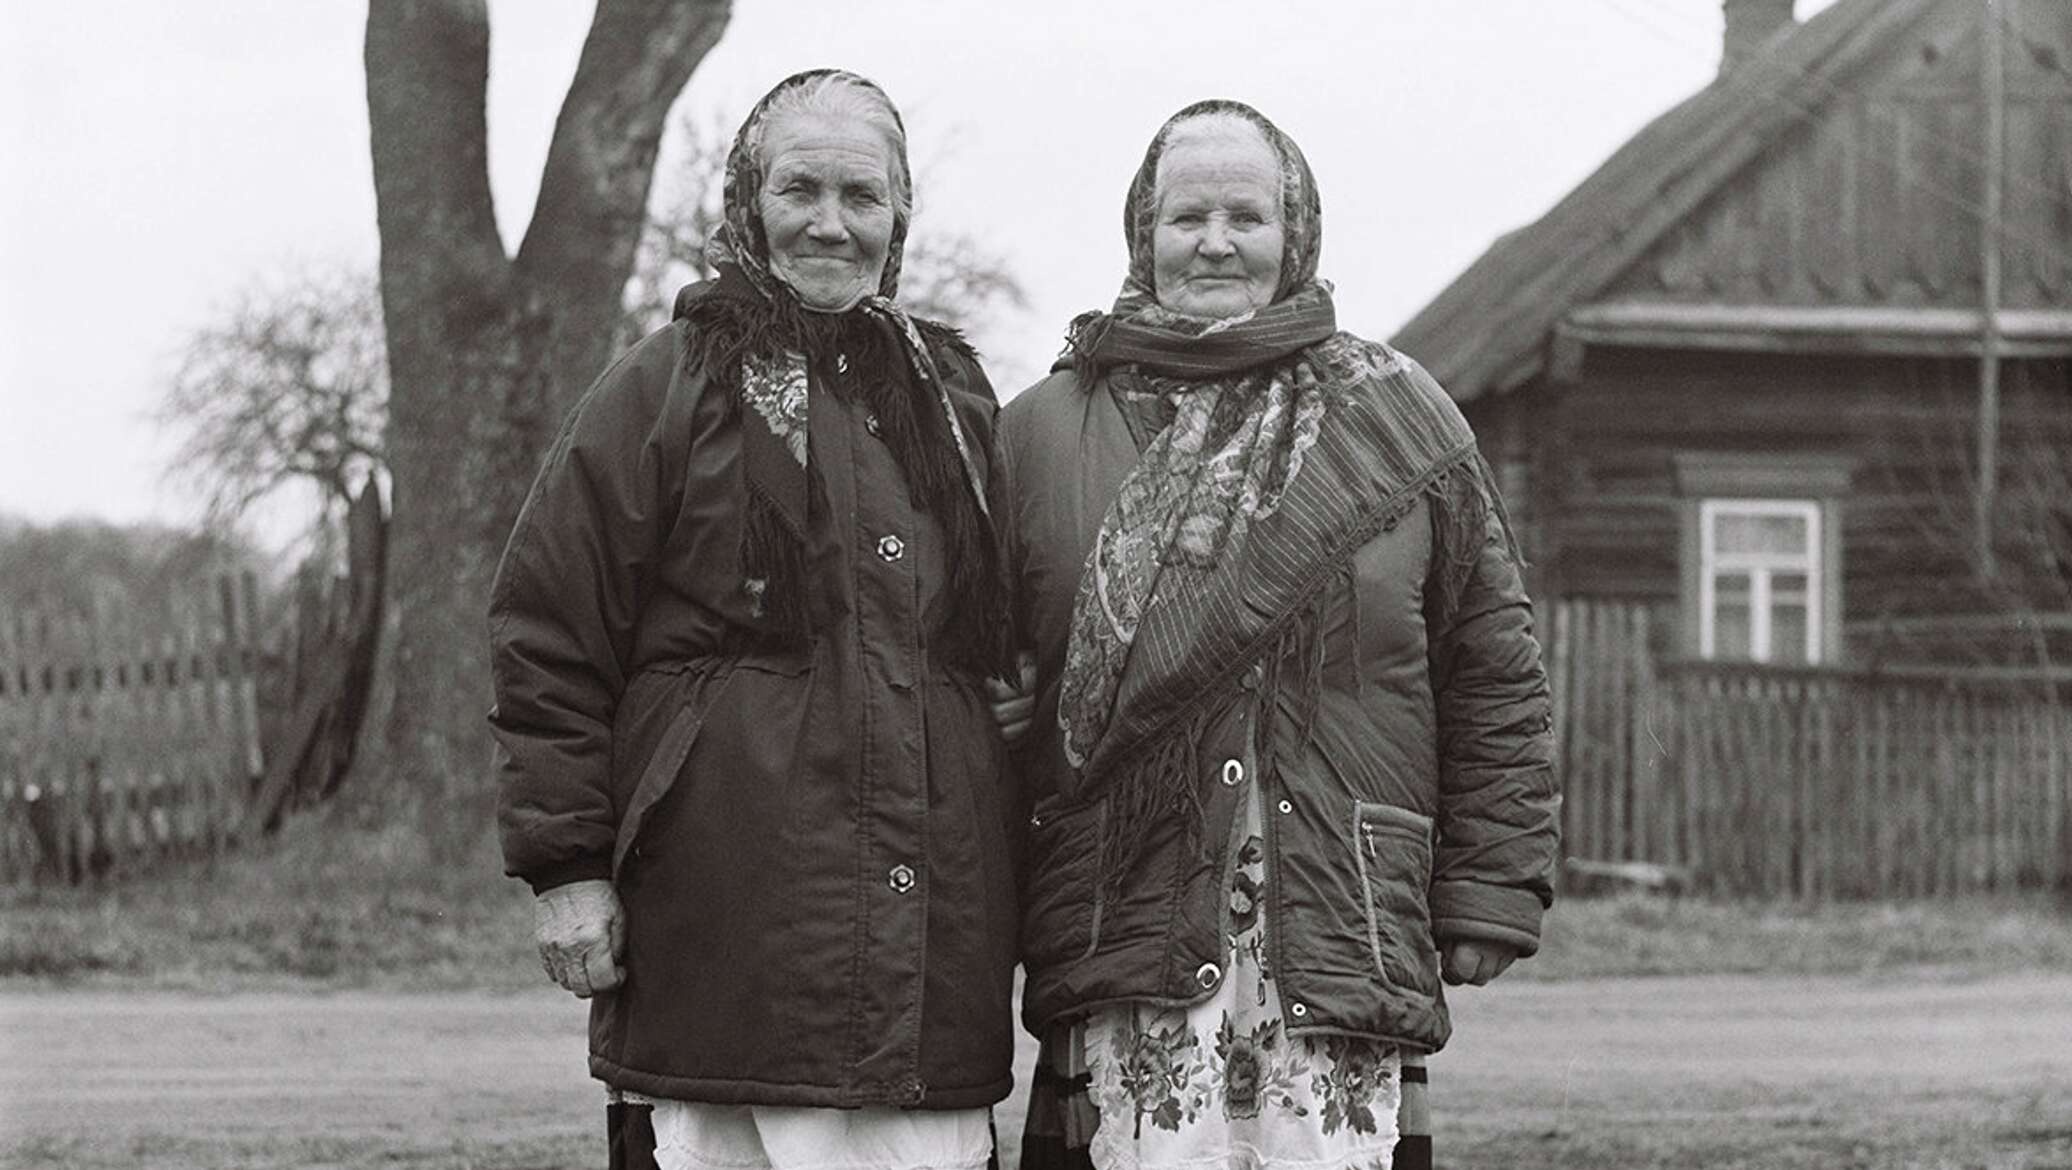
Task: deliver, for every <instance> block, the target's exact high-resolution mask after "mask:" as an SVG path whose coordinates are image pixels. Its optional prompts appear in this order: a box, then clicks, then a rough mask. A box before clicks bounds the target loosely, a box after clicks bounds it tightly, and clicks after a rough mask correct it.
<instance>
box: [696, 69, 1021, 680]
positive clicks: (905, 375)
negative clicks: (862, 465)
mask: <svg viewBox="0 0 2072 1170" xmlns="http://www.w3.org/2000/svg"><path fill="white" fill-rule="evenodd" d="M820 79H834V80H838V81H841V82H843V83H846V84H848V85H852V86H855V87H857V88H859V89H863V90H867V91H869V92H870V93H871V94H874V95H875V96H876V97H877V98H878V99H880V100H881V101H882V102H883V103H884V107H885V109H886V111H887V112H888V113H889V114H890V115H891V117H892V120H893V122H894V124H895V126H899V125H900V122H899V112H898V110H897V109H896V108H894V107H893V105H892V102H891V99H890V98H888V97H886V96H885V93H884V91H883V90H881V89H879V88H878V87H877V85H875V84H873V83H872V82H871V81H869V80H867V79H865V78H863V77H860V76H858V75H856V74H854V73H848V72H846V71H842V70H834V69H814V70H808V71H806V72H803V73H796V74H793V75H792V76H790V77H787V78H785V79H784V80H783V81H780V82H778V83H777V85H776V86H775V87H774V88H772V89H771V90H770V92H769V93H767V94H764V95H763V97H762V100H760V101H758V102H757V103H756V105H755V108H754V109H753V110H751V111H750V112H749V114H748V117H747V119H746V120H744V121H743V122H742V124H741V128H740V130H739V131H738V132H737V133H736V134H735V136H734V144H733V148H732V149H731V151H730V152H729V153H728V155H727V162H726V174H725V180H724V187H723V189H722V209H723V218H724V222H723V223H722V225H721V226H720V227H719V229H718V230H717V231H715V232H714V233H713V235H712V237H711V238H710V239H709V240H707V241H706V244H705V257H706V261H707V263H708V264H710V265H711V267H712V268H713V270H714V271H715V272H716V273H717V274H718V275H717V277H716V278H715V279H714V280H713V281H710V282H707V283H703V284H698V285H692V286H691V287H689V288H686V289H685V290H684V291H683V292H682V293H680V294H679V295H678V297H677V304H676V317H677V318H678V319H680V320H684V321H687V322H688V323H689V326H690V334H691V339H690V348H689V350H688V351H687V354H686V361H687V363H689V364H690V365H691V366H692V367H693V368H694V369H696V370H697V371H698V372H700V373H703V374H704V375H706V376H707V377H709V378H711V379H712V380H713V381H714V383H716V384H718V385H721V386H724V387H726V388H728V389H730V390H731V391H732V392H733V395H734V398H733V402H732V405H733V406H734V407H735V409H736V411H737V413H738V416H739V418H740V421H741V462H742V476H743V479H744V481H745V482H744V486H745V490H746V495H747V506H746V513H747V514H746V520H745V523H744V524H743V529H742V538H741V571H742V581H741V588H742V590H743V592H744V593H746V594H747V596H748V598H749V601H750V611H751V614H752V615H753V617H754V618H755V619H756V621H757V622H758V623H759V626H760V628H759V630H758V634H759V636H760V640H763V641H767V642H772V643H776V644H783V645H801V644H803V643H805V642H807V641H809V640H810V639H811V637H812V636H813V634H814V633H815V632H816V629H815V627H816V626H817V625H818V624H819V623H818V622H817V621H816V619H815V615H814V614H813V613H811V612H810V611H811V608H812V607H811V605H810V604H809V600H808V595H809V589H808V586H807V573H806V566H805V546H806V535H807V525H808V520H809V518H810V516H811V515H812V514H814V513H815V512H824V511H825V509H826V507H827V502H826V491H825V487H824V485H823V484H822V482H821V478H820V473H819V469H818V466H817V464H816V463H815V462H814V459H813V457H812V451H811V442H810V434H811V432H810V429H809V426H808V419H809V409H810V405H811V401H812V398H813V392H812V391H810V390H809V387H820V388H821V392H826V393H836V394H853V395H856V396H858V397H860V398H862V399H863V400H864V401H865V402H866V404H867V405H868V406H869V408H870V410H871V412H872V413H873V414H875V415H877V416H878V418H879V420H880V426H881V431H880V433H881V435H882V437H883V438H884V440H885V442H886V443H887V444H888V445H889V446H890V448H891V450H892V452H893V455H894V456H895V458H896V459H897V461H898V463H899V465H900V469H901V472H902V473H903V474H904V475H905V477H906V480H907V486H908V489H909V491H910V492H911V493H912V494H913V496H914V497H915V500H916V503H917V505H918V506H919V508H920V509H921V510H922V511H924V512H928V513H929V514H931V515H933V516H934V517H935V518H936V520H937V521H938V523H940V524H941V525H942V527H943V530H944V536H945V538H946V541H947V548H948V551H947V553H946V555H945V562H946V569H947V571H948V574H949V582H948V587H947V590H946V592H947V595H948V597H949V600H950V604H951V606H952V607H953V616H952V618H951V621H950V630H949V633H948V634H947V636H945V637H944V638H943V639H942V641H943V643H944V651H945V654H946V655H950V656H960V657H964V658H968V659H971V660H973V662H974V664H983V665H985V666H986V667H988V668H993V667H996V666H997V665H998V660H999V657H1000V653H999V651H998V650H997V649H995V647H996V646H997V645H998V643H1000V641H1001V636H1000V634H999V630H1000V629H1001V628H1002V627H1003V624H1004V623H1003V621H1002V616H1001V615H1002V614H1003V613H1004V599H1003V598H1002V597H1001V590H1000V587H999V582H998V579H997V572H996V566H997V563H998V562H997V558H996V556H995V555H994V552H993V539H992V529H991V519H990V516H989V515H988V513H987V510H986V493H985V481H984V477H983V475H982V474H981V473H980V471H979V468H978V466H977V464H976V462H975V460H974V458H973V455H972V448H971V440H970V438H969V437H968V436H967V435H966V434H965V431H964V427H963V425H962V424H961V423H960V422H959V420H958V418H957V413H956V409H955V407H954V406H953V405H952V403H951V399H950V393H949V390H948V388H947V387H946V386H945V385H944V383H943V380H942V376H941V372H940V370H939V369H938V366H937V356H936V355H937V353H938V352H943V351H950V352H955V353H957V354H959V355H960V358H962V359H965V360H970V359H972V358H973V355H972V354H971V351H970V349H969V347H968V346H965V345H964V344H963V341H962V339H961V338H960V337H958V336H957V335H956V333H955V331H954V330H951V329H949V328H948V327H946V326H941V325H936V324H934V323H933V322H926V321H917V320H916V319H914V318H912V317H910V316H909V315H908V314H907V313H906V312H905V311H904V310H902V309H900V308H899V307H898V306H897V305H896V304H894V303H893V301H892V297H893V295H894V293H895V292H896V291H897V290H898V287H899V268H900V256H901V253H902V251H903V248H904V245H905V241H906V233H907V210H906V206H905V201H903V200H902V201H899V202H898V203H897V204H896V206H895V213H894V219H893V227H892V235H891V239H890V244H889V247H888V249H887V253H886V259H885V269H884V272H883V274H882V276H881V277H880V278H879V281H878V290H877V292H876V293H875V294H874V295H870V296H866V297H864V298H863V300H862V301H861V302H860V303H858V304H857V305H856V306H854V307H853V308H850V309H848V310H845V311H842V312H839V313H820V312H815V311H812V310H810V309H809V308H808V307H807V306H805V305H804V304H803V303H801V302H800V300H799V298H798V296H797V294H796V293H795V292H793V290H792V289H791V287H790V286H789V285H787V284H786V283H785V282H784V281H783V280H782V279H780V278H779V277H778V276H777V275H776V274H775V273H774V272H773V271H772V270H771V267H770V245H769V238H768V235H767V234H766V233H765V231H764V229H763V223H762V215H761V210H760V206H759V203H758V196H759V195H760V194H761V192H762V185H763V177H764V174H763V159H762V157H761V155H762V142H763V138H764V135H765V133H766V132H767V130H768V125H767V123H768V121H769V117H768V115H769V112H770V107H771V105H772V104H773V102H775V100H776V99H777V98H778V97H779V96H780V95H782V94H784V93H785V92H786V91H788V90H790V89H793V88H794V87H797V86H800V85H805V84H807V83H809V82H814V81H817V80H820ZM890 146H891V149H892V155H893V158H892V165H893V166H894V167H895V168H896V169H897V174H896V175H895V176H894V180H895V184H896V185H901V186H903V185H905V184H907V183H908V182H909V178H908V176H909V170H908V165H907V158H906V150H905V133H904V129H903V127H902V128H901V132H900V135H899V137H898V138H897V139H896V140H894V141H893V142H892V143H891V144H890ZM970 364H971V367H972V368H973V369H976V362H975V360H972V361H971V362H970ZM741 408H745V409H741ZM981 648H983V650H982V649H981Z"/></svg>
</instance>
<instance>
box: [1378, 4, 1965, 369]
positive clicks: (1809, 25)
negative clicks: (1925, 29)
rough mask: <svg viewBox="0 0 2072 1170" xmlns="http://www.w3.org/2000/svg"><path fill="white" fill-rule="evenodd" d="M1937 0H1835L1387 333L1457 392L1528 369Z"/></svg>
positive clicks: (1648, 129)
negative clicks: (1651, 251) (1584, 307)
mask: <svg viewBox="0 0 2072 1170" xmlns="http://www.w3.org/2000/svg"><path fill="white" fill-rule="evenodd" d="M1943 2H1944V0H1839V2H1838V3H1836V4H1834V5H1833V6H1831V7H1829V8H1828V9H1827V10H1825V11H1824V12H1821V13H1820V14H1818V15H1817V16H1815V17H1813V18H1812V19H1811V20H1808V21H1806V22H1805V23H1804V24H1802V25H1798V26H1796V27H1794V28H1793V29H1791V30H1790V31H1789V32H1786V33H1780V34H1779V37H1778V39H1776V40H1775V41H1773V42H1771V43H1770V44H1769V45H1767V46H1765V47H1764V51H1763V52H1762V54H1761V55H1759V56H1754V57H1751V58H1750V59H1749V60H1748V61H1746V62H1745V63H1743V64H1742V65H1740V66H1739V67H1737V68H1735V69H1733V70H1731V71H1728V72H1726V73H1723V74H1722V75H1721V76H1719V77H1717V78H1715V79H1714V80H1713V82H1712V84H1710V85H1708V86H1706V87H1705V88H1704V89H1702V90H1700V91H1698V93H1696V94H1694V95H1692V96H1691V97H1689V98H1687V99H1685V100H1684V101H1683V102H1681V103H1680V104H1678V105H1676V106H1674V107H1672V108H1671V109H1670V110H1669V111H1668V112H1667V113H1664V114H1663V115H1662V116H1660V117H1658V118H1656V119H1655V120H1654V121H1653V122H1650V123H1648V125H1647V126H1645V127H1644V128H1642V129H1641V131H1640V132H1639V133H1638V134H1636V135H1634V136H1633V137H1632V138H1631V139H1630V140H1628V141H1627V143H1626V144H1625V145H1624V146H1622V147H1620V148H1619V149H1618V150H1617V151H1616V152H1614V153H1613V154H1612V156H1611V157H1610V158H1609V159H1606V160H1605V162H1604V165H1603V166H1601V167H1599V168H1598V169H1597V170H1596V172H1594V173H1593V174H1592V175H1591V176H1590V177H1589V178H1588V179H1585V180H1584V181H1583V182H1582V184H1581V185H1580V186H1578V187H1576V189H1575V190H1573V191H1571V192H1569V194H1568V195H1567V197H1565V198H1564V199H1562V200H1561V202H1559V203H1557V204H1555V205H1554V208H1553V209H1552V210H1550V211H1548V212H1547V213H1546V214H1545V215H1543V216H1541V217H1540V218H1539V220H1538V221H1536V222H1534V223H1532V224H1530V225H1528V226H1526V227H1522V228H1518V229H1515V230H1513V231H1511V232H1508V233H1506V234H1504V235H1502V236H1500V237H1498V238H1497V240H1496V242H1495V243H1493V244H1491V245H1490V247H1489V250H1488V251H1486V252H1484V253H1483V254H1482V256H1481V258H1480V259H1478V260H1476V261H1475V262H1474V263H1473V264H1471V265H1469V266H1468V268H1467V270H1466V271H1464V272H1462V273H1461V274H1460V276H1458V277H1457V278H1455V279H1454V281H1453V283H1452V284H1449V285H1447V286H1446V288H1445V290H1444V291H1442V292H1440V294H1439V295H1438V296H1437V297H1436V298H1434V299H1433V300H1432V301H1431V303H1429V304H1427V305H1426V306H1425V307H1424V309H1423V310H1422V311H1420V312H1419V313H1418V314H1417V316H1415V317H1413V318H1412V319H1411V320H1410V322H1409V324H1407V325H1405V326H1403V328H1402V329H1401V330H1399V331H1397V333H1396V335H1395V337H1393V338H1392V339H1391V340H1390V343H1391V344H1392V345H1394V346H1395V347H1396V348H1397V349H1400V350H1402V351H1404V352H1405V353H1408V354H1410V355H1411V356H1412V357H1415V358H1417V359H1418V360H1419V361H1420V362H1422V363H1423V364H1424V365H1425V367H1426V368H1427V369H1429V370H1430V371H1431V372H1432V373H1433V375H1434V376H1436V377H1437V378H1438V379H1439V381H1440V383H1441V384H1442V385H1444V386H1445V387H1446V388H1447V390H1448V391H1449V392H1450V393H1451V394H1452V395H1453V397H1454V398H1456V399H1458V400H1460V401H1462V402H1466V401H1468V400H1469V399H1473V398H1477V397H1480V396H1481V395H1483V394H1485V393H1490V392H1499V393H1500V392H1502V391H1505V390H1508V389H1511V388H1512V387H1514V386H1517V385H1518V384H1519V383H1521V382H1524V381H1525V380H1526V379H1528V378H1530V377H1532V376H1533V375H1534V374H1535V373H1537V372H1538V371H1539V370H1540V368H1541V365H1542V364H1543V362H1544V361H1545V359H1546V351H1547V346H1546V342H1547V338H1548V334H1549V333H1550V331H1551V330H1552V329H1553V328H1554V326H1555V324H1556V323H1557V322H1559V321H1560V320H1561V317H1562V315H1563V314H1564V313H1566V312H1567V311H1568V310H1569V309H1570V308H1572V307H1574V306H1575V305H1577V304H1579V303H1581V302H1584V301H1587V300H1589V299H1590V298H1591V297H1593V296H1594V295H1596V294H1597V293H1598V292H1599V291H1600V290H1602V289H1603V288H1605V286H1607V285H1608V284H1610V283H1611V282H1612V281H1614V280H1616V279H1617V278H1618V277H1619V275H1620V274H1621V273H1622V272H1624V271H1625V270H1626V269H1627V268H1628V267H1629V266H1630V265H1631V264H1632V263H1633V262H1634V261H1635V260H1636V259H1638V258H1639V257H1640V256H1641V255H1642V253H1644V252H1645V251H1647V249H1648V248H1650V247H1652V246H1653V245H1654V244H1655V243H1656V242H1658V241H1659V240H1661V239H1662V237H1663V236H1664V234H1665V233H1667V232H1668V231H1670V230H1671V229H1673V228H1674V227H1676V225H1677V224H1678V223H1680V222H1681V221H1682V220H1684V218H1685V217H1687V216H1688V215H1690V214H1691V212H1692V211H1693V210H1695V209H1696V208H1697V207H1698V205H1699V204H1700V203H1701V202H1703V201H1704V200H1705V199H1706V198H1707V197H1709V196H1710V195H1712V194H1713V193H1714V192H1716V191H1718V190H1719V189H1720V188H1721V187H1722V186H1724V185H1725V184H1726V183H1728V182H1729V181H1730V180H1732V179H1733V178H1734V176H1735V175H1737V174H1739V173H1740V172H1741V170H1742V169H1743V168H1744V167H1746V166H1747V165H1748V164H1749V163H1750V162H1751V161H1753V160H1754V159H1755V158H1756V157H1757V156H1759V155H1760V154H1761V153H1762V152H1763V150H1764V149H1765V148H1767V147H1768V146H1770V145H1771V144H1772V143H1773V142H1775V141H1776V140H1777V139H1778V138H1779V137H1781V136H1782V135H1784V134H1785V133H1787V132H1789V131H1790V130H1791V129H1792V128H1793V127H1795V126H1797V125H1800V124H1801V123H1803V122H1804V121H1806V120H1807V119H1810V118H1813V117H1817V116H1818V114H1819V112H1820V110H1821V109H1822V107H1824V106H1825V105H1826V104H1827V103H1828V101H1829V100H1830V99H1831V98H1833V97H1834V96H1835V95H1836V94H1837V93H1838V92H1839V91H1841V90H1843V89H1845V88H1846V85H1847V81H1846V79H1847V78H1848V77H1849V76H1850V75H1852V74H1854V73H1855V72H1857V71H1858V70H1859V69H1860V68H1862V67H1863V66H1864V65H1866V64H1867V63H1869V62H1872V61H1874V60H1877V59H1878V58H1880V57H1881V56H1882V55H1883V53H1884V51H1885V50H1886V49H1887V48H1888V47H1889V46H1890V45H1891V44H1892V43H1893V42H1894V40H1895V39H1896V38H1898V37H1900V36H1901V35H1903V34H1904V33H1905V32H1906V31H1907V30H1908V29H1910V28H1912V27H1913V26H1914V25H1915V24H1916V23H1917V22H1918V21H1920V19H1921V18H1922V17H1924V16H1925V15H1927V14H1928V13H1929V12H1931V11H1933V10H1934V9H1935V8H1936V7H1937V6H1938V5H1940V4H1941V3H1943Z"/></svg>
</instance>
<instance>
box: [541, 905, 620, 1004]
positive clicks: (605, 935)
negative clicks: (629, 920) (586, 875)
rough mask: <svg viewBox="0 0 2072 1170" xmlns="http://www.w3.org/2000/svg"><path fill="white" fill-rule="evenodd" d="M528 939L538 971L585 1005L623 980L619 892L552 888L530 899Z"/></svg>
mask: <svg viewBox="0 0 2072 1170" xmlns="http://www.w3.org/2000/svg"><path fill="white" fill-rule="evenodd" d="M532 912H533V914H532V921H533V938H534V939H535V940H537V941H538V942H539V944H540V965H541V966H544V967H545V968H546V969H547V975H548V977H549V978H551V979H553V980H554V982H556V983H559V984H560V985H561V986H563V987H566V988H567V989H569V990H570V991H573V992H575V993H576V998H578V999H588V998H590V997H591V996H592V995H595V994H596V993H598V992H600V991H610V990H611V989H612V988H614V987H617V986H618V985H619V984H620V983H621V982H623V981H624V980H625V978H626V972H625V969H624V968H622V967H620V966H619V956H620V955H622V954H624V953H625V951H626V911H625V910H624V909H623V908H622V907H621V906H620V905H619V895H618V892H617V891H615V890H613V889H612V884H611V883H610V882H608V881H603V880H601V879H592V880H589V881H581V882H570V883H569V884H567V885H565V886H555V887H554V888H553V889H551V890H548V891H547V892H546V893H544V894H541V895H540V896H539V897H537V898H535V899H533V903H532Z"/></svg>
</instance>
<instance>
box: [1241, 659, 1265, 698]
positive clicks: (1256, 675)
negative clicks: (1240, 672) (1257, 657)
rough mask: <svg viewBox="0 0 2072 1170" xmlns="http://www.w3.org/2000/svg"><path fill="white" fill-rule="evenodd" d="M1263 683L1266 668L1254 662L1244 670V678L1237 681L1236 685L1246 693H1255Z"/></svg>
mask: <svg viewBox="0 0 2072 1170" xmlns="http://www.w3.org/2000/svg"><path fill="white" fill-rule="evenodd" d="M1264 681H1266V668H1265V667H1263V666H1261V665H1259V664H1258V663H1256V662H1255V663H1253V664H1252V665H1250V666H1248V667H1246V668H1245V673H1244V677H1242V678H1240V679H1238V684H1237V685H1239V686H1241V687H1243V688H1245V689H1246V690H1248V691H1256V690H1258V689H1259V684H1260V683H1262V682H1264Z"/></svg>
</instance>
